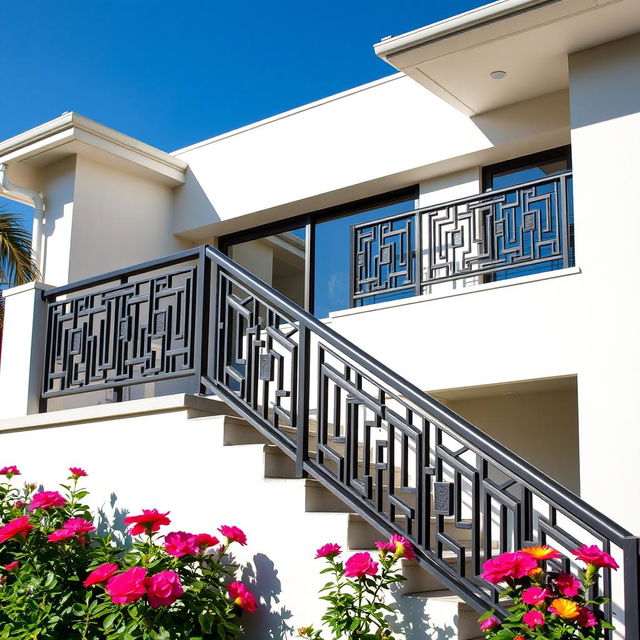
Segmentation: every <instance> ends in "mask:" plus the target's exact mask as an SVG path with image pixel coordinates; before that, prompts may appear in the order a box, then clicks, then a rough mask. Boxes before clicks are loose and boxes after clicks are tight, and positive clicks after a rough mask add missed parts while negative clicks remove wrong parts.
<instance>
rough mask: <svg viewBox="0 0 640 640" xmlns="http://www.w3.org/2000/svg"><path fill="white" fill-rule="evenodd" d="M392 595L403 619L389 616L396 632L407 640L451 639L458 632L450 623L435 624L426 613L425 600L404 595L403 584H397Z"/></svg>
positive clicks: (395, 607)
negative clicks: (396, 619) (395, 619)
mask: <svg viewBox="0 0 640 640" xmlns="http://www.w3.org/2000/svg"><path fill="white" fill-rule="evenodd" d="M391 595H392V597H393V599H394V600H395V603H394V605H392V606H393V608H394V609H397V610H399V612H400V614H401V620H399V621H394V620H393V618H392V617H389V618H387V620H388V621H389V623H390V624H391V627H392V629H393V631H394V632H396V633H398V634H401V635H402V636H403V637H404V638H405V639H406V640H451V639H452V638H453V637H454V636H455V635H456V632H455V630H454V628H453V627H452V626H450V625H435V624H434V623H433V622H432V621H431V618H430V616H429V615H425V612H424V606H425V601H424V599H423V598H419V597H413V598H412V597H407V596H403V595H402V586H401V585H399V586H396V588H395V589H393V590H392V592H391Z"/></svg>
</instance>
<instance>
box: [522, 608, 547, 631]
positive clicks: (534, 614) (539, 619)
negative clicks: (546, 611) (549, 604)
mask: <svg viewBox="0 0 640 640" xmlns="http://www.w3.org/2000/svg"><path fill="white" fill-rule="evenodd" d="M522 621H523V622H524V623H525V624H526V625H527V626H528V627H529V629H534V628H535V627H541V626H542V625H543V624H544V616H543V615H542V614H541V613H540V612H539V611H535V610H534V611H527V613H525V614H524V616H522Z"/></svg>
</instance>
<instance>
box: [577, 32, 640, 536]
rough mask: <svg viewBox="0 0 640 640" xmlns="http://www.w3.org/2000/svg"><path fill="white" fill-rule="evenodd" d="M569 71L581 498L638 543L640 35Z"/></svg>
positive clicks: (584, 57) (586, 55)
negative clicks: (580, 279) (579, 283)
mask: <svg viewBox="0 0 640 640" xmlns="http://www.w3.org/2000/svg"><path fill="white" fill-rule="evenodd" d="M569 63H570V64H569V71H570V80H571V129H572V131H571V143H572V152H573V162H574V203H575V234H576V260H577V263H578V265H580V267H581V268H582V269H583V271H584V286H583V288H582V290H581V291H580V295H579V296H577V297H576V298H575V299H574V302H575V306H576V312H575V327H576V329H577V332H578V333H579V335H580V336H581V345H580V346H581V349H580V368H579V375H578V397H579V413H580V457H581V471H582V473H581V486H582V495H583V497H584V498H585V499H586V500H587V501H589V502H591V503H592V504H593V505H594V506H596V507H598V508H600V509H601V510H603V511H604V512H605V513H607V514H608V515H609V516H611V517H612V518H613V519H614V520H618V521H619V522H621V523H622V524H623V525H626V526H627V527H628V528H630V529H631V530H632V531H634V532H635V533H640V510H638V509H637V508H635V507H634V506H633V505H638V504H639V503H640V483H638V481H637V477H636V470H637V464H638V462H637V459H638V443H639V439H638V438H639V436H638V427H639V425H640V418H639V414H638V402H637V398H638V389H639V388H640V366H639V363H640V331H639V327H640V299H639V296H638V293H637V292H638V278H637V268H636V259H637V254H638V238H639V237H640V215H639V212H638V206H637V202H638V176H639V175H640V151H639V149H640V82H639V78H640V35H636V36H634V37H632V38H626V39H623V40H619V41H617V42H612V43H610V44H607V45H603V46H601V47H597V48H594V49H591V50H587V51H584V52H582V53H577V54H575V55H573V56H571V57H570V58H569ZM602 469H606V472H605V473H604V474H603V473H602V472H600V470H602Z"/></svg>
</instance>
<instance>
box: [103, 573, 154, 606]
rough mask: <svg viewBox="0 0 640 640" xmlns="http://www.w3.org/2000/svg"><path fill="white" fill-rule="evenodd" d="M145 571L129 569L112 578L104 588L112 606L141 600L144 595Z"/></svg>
mask: <svg viewBox="0 0 640 640" xmlns="http://www.w3.org/2000/svg"><path fill="white" fill-rule="evenodd" d="M146 577H147V570H146V569H145V568H143V567H131V569H127V570H126V571H124V572H123V573H119V574H118V575H115V576H112V577H111V578H109V581H108V582H107V586H106V587H105V590H106V592H107V593H108V594H109V595H110V596H111V601H112V602H113V603H114V604H127V603H128V602H134V601H136V600H139V599H140V598H142V596H143V595H144V594H145V593H146V591H147V588H146V586H145V578H146Z"/></svg>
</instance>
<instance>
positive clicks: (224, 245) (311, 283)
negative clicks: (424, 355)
mask: <svg viewBox="0 0 640 640" xmlns="http://www.w3.org/2000/svg"><path fill="white" fill-rule="evenodd" d="M419 195H420V187H419V185H418V184H413V185H409V186H408V187H402V188H401V189H395V190H394V191H387V192H384V193H381V194H378V195H375V196H369V197H367V198H361V199H359V200H354V201H351V202H346V203H344V204H339V205H335V206H332V207H327V208H325V209H318V210H316V211H311V212H309V213H304V214H301V215H298V216H294V217H292V218H286V219H284V220H278V221H276V222H269V223H267V224H263V225H260V226H258V227H253V228H251V229H244V230H241V231H235V232H232V233H227V234H225V235H222V236H220V237H219V238H218V249H219V250H220V251H221V252H222V253H224V254H225V255H227V256H228V255H229V250H230V249H231V247H232V246H234V245H236V244H241V243H243V242H250V241H251V240H258V239H259V238H264V237H267V236H271V235H275V234H278V233H285V232H287V231H291V230H293V229H301V228H303V227H304V229H305V236H304V237H305V273H304V309H305V311H307V312H308V313H311V314H313V313H314V306H315V300H314V291H315V261H316V237H315V236H316V233H315V227H316V225H318V224H320V223H323V222H327V221H329V220H335V219H337V218H344V217H347V216H350V215H355V214H357V213H361V212H363V211H367V210H369V209H375V208H377V207H384V206H387V205H392V204H396V203H399V202H402V201H404V200H414V201H416V202H417V200H418V198H419ZM415 207H416V205H414V209H415ZM414 209H412V210H414Z"/></svg>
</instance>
